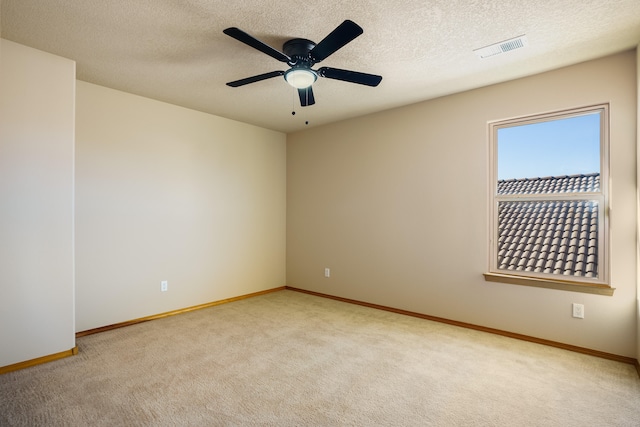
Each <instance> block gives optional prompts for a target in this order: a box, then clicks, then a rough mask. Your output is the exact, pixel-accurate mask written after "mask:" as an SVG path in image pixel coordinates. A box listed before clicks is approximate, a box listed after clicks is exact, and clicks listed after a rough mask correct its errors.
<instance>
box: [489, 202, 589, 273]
mask: <svg viewBox="0 0 640 427" xmlns="http://www.w3.org/2000/svg"><path fill="white" fill-rule="evenodd" d="M599 209H600V207H599V203H598V201H596V200H572V201H551V200H549V201H544V200H541V201H503V202H498V265H497V266H498V269H500V270H507V271H521V272H536V273H549V274H560V275H564V276H580V277H589V278H596V277H598V215H599Z"/></svg>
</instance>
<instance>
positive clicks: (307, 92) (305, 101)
mask: <svg viewBox="0 0 640 427" xmlns="http://www.w3.org/2000/svg"><path fill="white" fill-rule="evenodd" d="M298 95H299V96H300V106H301V107H307V106H309V105H313V104H315V103H316V100H315V98H314V97H313V89H311V86H309V87H307V88H304V89H298Z"/></svg>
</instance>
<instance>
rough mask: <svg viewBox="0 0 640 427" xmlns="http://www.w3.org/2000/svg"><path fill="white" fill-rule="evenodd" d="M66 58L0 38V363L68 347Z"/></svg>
mask: <svg viewBox="0 0 640 427" xmlns="http://www.w3.org/2000/svg"><path fill="white" fill-rule="evenodd" d="M74 87H75V63H74V62H73V61H70V60H68V59H64V58H60V57H57V56H54V55H51V54H48V53H45V52H41V51H38V50H35V49H32V48H29V47H26V46H22V45H19V44H16V43H13V42H10V41H7V40H1V39H0V367H1V366H7V365H12V364H14V363H18V362H23V361H26V360H31V359H35V358H38V357H42V356H47V355H51V354H55V353H60V352H64V351H68V350H70V349H72V348H73V347H75V335H74V332H75V331H74V306H73V298H74V295H73V292H74V283H73V281H74V275H73V150H74V146H73V138H74V102H75V99H74Z"/></svg>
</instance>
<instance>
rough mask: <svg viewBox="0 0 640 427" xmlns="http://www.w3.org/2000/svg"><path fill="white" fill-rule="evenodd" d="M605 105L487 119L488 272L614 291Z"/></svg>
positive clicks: (504, 278) (525, 281)
mask: <svg viewBox="0 0 640 427" xmlns="http://www.w3.org/2000/svg"><path fill="white" fill-rule="evenodd" d="M608 118H609V114H608V105H606V104H605V105H598V106H593V107H586V108H579V109H574V110H570V111H562V112H556V113H548V114H541V115H537V116H530V117H524V118H517V119H509V120H502V121H497V122H492V123H489V140H490V144H491V169H490V170H491V181H490V184H491V185H490V191H491V212H490V221H491V230H490V248H489V254H490V256H489V258H490V259H489V272H488V273H486V274H485V278H486V279H487V280H491V281H500V282H506V283H514V284H520V285H530V286H540V287H547V288H555V289H565V290H572V291H578V292H592V293H599V294H606V295H611V294H612V293H613V289H612V288H611V287H610V286H609V272H608V267H609V266H608V253H609V244H608V239H609V232H608V203H609V200H608V188H609V187H608V150H609V144H608Z"/></svg>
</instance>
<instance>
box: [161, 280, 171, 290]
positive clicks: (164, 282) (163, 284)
mask: <svg viewBox="0 0 640 427" xmlns="http://www.w3.org/2000/svg"><path fill="white" fill-rule="evenodd" d="M167 289H169V282H167V281H166V280H163V281H162V282H160V291H162V292H167Z"/></svg>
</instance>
